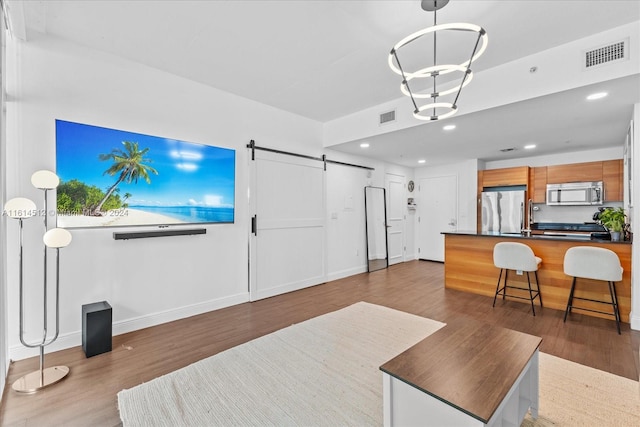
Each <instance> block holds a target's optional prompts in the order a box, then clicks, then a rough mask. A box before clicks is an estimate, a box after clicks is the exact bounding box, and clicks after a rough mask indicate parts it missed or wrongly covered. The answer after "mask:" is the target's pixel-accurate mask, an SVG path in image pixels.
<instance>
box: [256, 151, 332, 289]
mask: <svg viewBox="0 0 640 427" xmlns="http://www.w3.org/2000/svg"><path fill="white" fill-rule="evenodd" d="M251 163H252V165H251V167H250V170H251V175H252V176H251V178H250V179H251V190H250V211H251V212H252V214H253V215H255V219H254V220H253V222H254V224H253V230H252V232H251V237H250V239H249V241H250V274H249V277H250V286H249V292H250V299H251V301H256V300H259V299H262V298H267V297H270V296H274V295H279V294H282V293H285V292H290V291H294V290H297V289H302V288H305V287H308V286H313V285H317V284H319V283H323V282H325V281H326V266H325V259H326V254H325V212H326V209H325V196H324V194H325V191H324V187H325V177H324V172H323V162H320V161H317V160H311V159H305V158H301V157H295V156H289V155H284V154H278V153H271V152H265V151H259V150H256V151H255V161H251Z"/></svg>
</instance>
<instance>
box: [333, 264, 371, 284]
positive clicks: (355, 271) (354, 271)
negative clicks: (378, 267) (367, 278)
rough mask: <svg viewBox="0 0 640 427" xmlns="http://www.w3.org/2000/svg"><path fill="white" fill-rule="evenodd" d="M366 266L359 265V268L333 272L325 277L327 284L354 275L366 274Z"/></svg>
mask: <svg viewBox="0 0 640 427" xmlns="http://www.w3.org/2000/svg"><path fill="white" fill-rule="evenodd" d="M366 272H367V266H366V265H361V266H360V267H353V268H347V269H345V270H340V271H334V272H333V273H329V275H328V276H327V282H330V281H332V280H338V279H344V278H345V277H349V276H353V275H355V274H360V273H366Z"/></svg>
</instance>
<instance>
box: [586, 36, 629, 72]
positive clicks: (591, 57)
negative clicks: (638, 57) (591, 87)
mask: <svg viewBox="0 0 640 427" xmlns="http://www.w3.org/2000/svg"><path fill="white" fill-rule="evenodd" d="M628 51H629V39H625V40H622V41H619V42H615V43H610V44H608V45H606V46H602V47H598V48H596V49H591V50H588V51H586V52H585V53H584V62H583V65H584V68H585V69H590V68H593V67H595V66H598V65H603V64H610V63H612V62H619V61H624V60H626V59H628V58H629V53H628Z"/></svg>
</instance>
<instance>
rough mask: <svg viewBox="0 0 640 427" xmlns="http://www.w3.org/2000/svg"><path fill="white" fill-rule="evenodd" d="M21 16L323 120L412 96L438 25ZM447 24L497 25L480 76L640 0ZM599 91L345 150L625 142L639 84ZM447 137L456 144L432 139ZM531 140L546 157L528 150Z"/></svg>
mask: <svg viewBox="0 0 640 427" xmlns="http://www.w3.org/2000/svg"><path fill="white" fill-rule="evenodd" d="M8 7H9V15H10V17H11V25H12V27H13V30H14V33H16V32H17V33H21V34H18V35H19V36H20V37H21V38H24V39H26V40H29V39H33V38H37V37H38V36H39V34H42V33H46V34H49V35H52V36H55V37H59V38H62V39H66V40H70V41H72V42H75V43H79V44H82V45H86V46H89V47H91V48H94V49H98V50H101V51H105V52H109V53H112V54H114V55H118V56H121V57H124V58H128V59H131V60H134V61H137V62H140V63H143V64H146V65H148V66H151V67H154V68H158V69H161V70H165V71H167V72H170V73H172V74H175V75H178V76H182V77H185V78H188V79H190V80H194V81H197V82H201V83H203V84H206V85H209V86H212V87H215V88H218V89H221V90H224V91H227V92H230V93H234V94H237V95H240V96H242V97H245V98H249V99H253V100H256V101H259V102H261V103H264V104H267V105H271V106H273V107H276V108H279V109H282V110H286V111H289V112H292V113H295V114H298V115H300V116H304V117H308V118H310V119H313V120H316V121H319V122H327V121H330V120H333V119H336V118H339V117H343V116H345V115H348V114H351V113H354V112H357V111H361V110H364V109H366V108H370V107H373V106H376V105H379V104H382V103H385V102H389V101H392V100H395V99H398V98H399V97H400V96H401V95H400V94H399V91H398V86H399V82H398V76H397V75H395V74H394V73H392V72H391V71H390V70H389V67H388V66H387V63H386V61H387V56H388V54H389V51H390V49H391V47H392V46H393V45H394V44H395V43H396V42H398V41H399V40H400V39H402V38H404V37H405V36H407V35H408V34H409V33H411V32H414V31H417V30H420V29H422V28H424V27H426V26H429V25H432V24H433V14H432V13H430V12H425V11H423V10H422V9H421V8H420V2H419V1H418V0H411V1H399V0H392V1H385V0H372V1H365V0H354V1H344V0H341V1H337V0H333V1H332V0H324V1H313V0H305V1H302V0H299V1H294V0H283V1H275V0H261V1H260V0H256V1H239V0H235V1H222V0H218V1H187V0H183V1H170V0H159V1H153V0H136V1H98V0H85V1H58V0H47V1H28V2H27V1H25V2H18V1H11V0H10V1H9V2H8ZM437 17H438V22H439V23H443V22H472V23H476V24H479V25H482V27H483V28H485V29H486V30H487V33H488V34H489V35H490V46H489V49H487V51H486V52H485V54H484V55H483V56H482V58H481V59H479V60H478V61H477V62H474V72H476V73H477V72H480V71H482V70H484V69H488V68H492V67H495V66H497V65H500V64H504V63H506V62H509V61H513V60H515V59H518V58H521V57H525V56H528V55H531V54H534V53H537V52H540V51H543V50H546V49H548V48H550V47H553V46H557V45H560V44H563V43H567V42H569V41H572V40H576V39H579V38H583V37H586V36H589V35H592V34H595V33H598V32H602V31H604V30H607V29H609V28H613V27H617V26H620V25H624V24H628V23H630V22H635V21H638V20H640V1H632V0H622V1H615V0H607V1H606V2H603V1H602V0H583V1H578V0H551V1H543V0H497V1H484V0H467V1H465V0H451V2H450V3H449V4H448V5H447V6H446V7H445V8H443V9H442V10H440V11H439V12H438V15H437ZM446 43H447V42H446V41H444V40H443V41H442V44H439V47H438V52H440V53H439V55H442V59H443V60H446V58H445V56H446V52H447V51H449V50H455V49H448V46H447V44H446ZM595 89H597V88H581V89H576V90H573V91H571V92H569V93H562V94H555V95H549V96H547V97H544V98H537V99H532V100H529V101H526V102H520V103H517V104H512V105H510V106H506V107H500V108H494V109H491V110H485V111H481V112H478V113H472V114H466V115H462V116H460V117H457V118H456V125H457V128H456V130H455V131H453V132H450V133H448V134H445V135H443V134H442V129H441V126H417V127H414V128H411V129H407V130H404V131H399V132H393V133H392V134H387V135H385V136H379V137H376V138H374V139H372V140H370V144H371V147H370V149H369V150H368V151H367V152H363V150H362V149H360V147H359V143H360V141H356V142H351V143H347V144H342V145H340V146H334V147H332V148H335V149H338V150H343V151H346V152H353V153H357V154H359V155H365V156H370V157H374V158H379V159H382V160H385V161H390V162H393V163H398V164H403V165H406V166H412V167H414V166H418V165H417V163H416V161H417V159H418V158H428V159H429V162H428V163H442V162H444V161H455V160H457V159H460V158H479V159H484V160H492V159H501V158H513V157H526V156H527V155H540V154H552V153H555V152H562V151H575V150H579V149H589V148H594V147H604V146H606V145H611V144H618V145H621V144H622V141H623V140H624V134H625V133H626V129H627V126H628V121H629V118H630V114H631V108H632V105H633V104H634V103H637V102H640V82H639V80H638V76H637V75H636V76H633V77H631V78H625V79H622V80H620V81H615V82H613V83H612V87H611V89H607V90H608V91H610V96H608V97H607V98H606V99H604V100H601V102H600V103H599V104H597V106H596V104H589V103H585V102H583V100H584V96H586V95H585V94H586V92H589V93H590V91H592V90H595ZM568 106H570V107H571V108H568ZM407 108H410V103H409V102H408V103H407ZM532 118H535V120H531V119H532ZM443 123H444V122H443ZM436 138H446V139H444V141H446V142H447V143H446V144H443V143H440V144H438V145H437V146H427V145H426V144H425V143H424V142H425V141H429V140H433V139H436ZM391 140H392V141H393V144H391V143H390V141H391ZM439 141H440V139H439ZM527 142H535V143H536V144H537V145H538V148H537V149H536V151H535V152H526V153H525V152H523V151H522V149H521V146H522V145H524V143H527ZM511 147H515V148H517V150H516V151H511V152H508V153H502V152H500V151H499V150H500V149H503V148H511Z"/></svg>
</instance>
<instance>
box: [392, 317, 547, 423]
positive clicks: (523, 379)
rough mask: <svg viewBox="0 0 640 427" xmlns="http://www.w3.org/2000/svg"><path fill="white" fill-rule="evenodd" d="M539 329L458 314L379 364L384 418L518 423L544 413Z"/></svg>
mask: <svg viewBox="0 0 640 427" xmlns="http://www.w3.org/2000/svg"><path fill="white" fill-rule="evenodd" d="M541 342H542V339H541V338H539V337H536V336H533V335H528V334H524V333H521V332H516V331H512V330H509V329H505V328H500V327H497V326H491V325H487V324H484V323H481V322H477V321H475V320H472V319H466V318H463V319H459V320H457V321H455V322H451V323H449V324H447V325H446V326H444V327H443V328H442V329H440V330H438V331H437V332H435V333H434V334H432V335H430V336H428V337H427V338H425V339H424V340H422V341H420V342H419V343H418V344H416V345H414V346H413V347H411V348H409V349H408V350H407V351H405V352H404V353H401V354H400V355H398V356H396V357H395V358H393V359H392V360H390V361H388V362H387V363H385V364H384V365H382V366H381V367H380V370H382V372H383V395H384V396H383V398H384V425H385V426H394V425H396V426H413V425H421V426H428V425H432V426H438V427H440V426H456V427H459V426H484V425H489V426H502V427H506V426H514V427H517V426H519V425H520V423H521V422H522V420H523V419H524V417H525V415H526V413H527V411H528V410H531V415H532V416H533V417H534V418H537V417H538V347H539V346H540V343H541Z"/></svg>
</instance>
